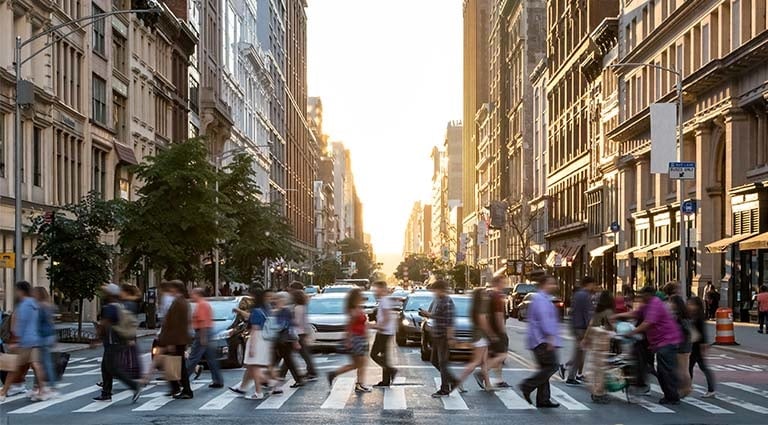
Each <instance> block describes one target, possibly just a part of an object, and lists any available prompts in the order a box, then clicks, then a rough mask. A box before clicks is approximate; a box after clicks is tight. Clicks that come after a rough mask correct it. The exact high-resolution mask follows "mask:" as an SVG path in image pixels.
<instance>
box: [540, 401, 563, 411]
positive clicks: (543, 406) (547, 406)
mask: <svg viewBox="0 0 768 425" xmlns="http://www.w3.org/2000/svg"><path fill="white" fill-rule="evenodd" d="M536 407H538V408H539V409H550V408H555V407H560V403H555V402H554V401H552V400H547V401H545V402H544V403H536Z"/></svg>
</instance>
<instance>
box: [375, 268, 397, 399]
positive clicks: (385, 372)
mask: <svg viewBox="0 0 768 425" xmlns="http://www.w3.org/2000/svg"><path fill="white" fill-rule="evenodd" d="M373 288H374V291H375V292H376V299H377V300H378V301H379V308H378V310H377V311H376V337H375V338H374V339H373V346H372V348H371V359H373V361H374V362H376V364H378V365H379V366H381V370H382V372H381V381H380V382H379V383H378V384H376V385H375V386H377V387H388V386H390V385H392V382H393V381H394V379H395V376H396V375H397V369H395V368H393V367H392V365H391V364H390V362H389V350H390V348H389V344H390V342H391V341H392V337H393V336H394V334H395V330H396V329H397V323H396V322H395V319H394V317H393V314H394V308H395V306H394V300H392V298H390V297H389V296H388V294H387V283H386V282H384V281H377V282H374V283H373Z"/></svg>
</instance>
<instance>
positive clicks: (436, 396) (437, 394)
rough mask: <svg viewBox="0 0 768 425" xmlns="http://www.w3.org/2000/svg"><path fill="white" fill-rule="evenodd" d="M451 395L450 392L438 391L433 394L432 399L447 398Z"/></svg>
mask: <svg viewBox="0 0 768 425" xmlns="http://www.w3.org/2000/svg"><path fill="white" fill-rule="evenodd" d="M450 394H451V393H449V392H447V391H443V390H438V391H436V392H434V393H432V398H440V397H447V396H449V395H450Z"/></svg>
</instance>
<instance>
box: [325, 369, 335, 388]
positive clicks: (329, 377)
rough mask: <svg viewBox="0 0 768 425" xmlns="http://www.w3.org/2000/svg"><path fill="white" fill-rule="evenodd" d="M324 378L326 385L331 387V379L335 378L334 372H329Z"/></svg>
mask: <svg viewBox="0 0 768 425" xmlns="http://www.w3.org/2000/svg"><path fill="white" fill-rule="evenodd" d="M326 378H327V379H328V385H329V386H331V387H333V380H334V379H336V374H335V373H333V372H331V373H329V374H328V375H326Z"/></svg>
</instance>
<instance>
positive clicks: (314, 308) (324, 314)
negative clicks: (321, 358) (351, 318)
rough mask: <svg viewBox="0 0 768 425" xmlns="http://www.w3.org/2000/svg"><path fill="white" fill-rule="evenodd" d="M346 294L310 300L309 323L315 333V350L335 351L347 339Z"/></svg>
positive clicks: (325, 295)
mask: <svg viewBox="0 0 768 425" xmlns="http://www.w3.org/2000/svg"><path fill="white" fill-rule="evenodd" d="M346 299H347V294H346V292H336V293H333V292H332V293H322V294H319V295H316V296H314V297H312V298H310V300H309V305H308V306H307V322H308V323H309V325H310V326H312V330H314V331H315V341H314V342H313V344H312V346H313V347H314V348H318V349H320V348H324V349H329V348H330V349H335V348H337V347H338V346H339V344H341V343H342V342H343V341H344V339H345V338H346V328H347V313H346V311H345V303H346Z"/></svg>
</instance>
